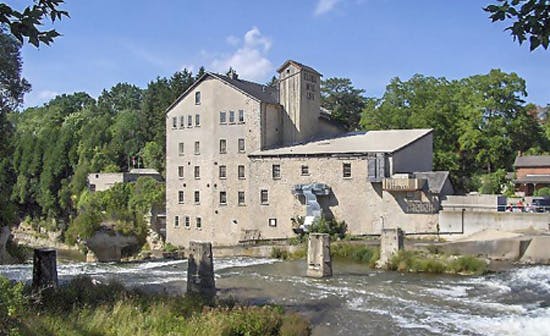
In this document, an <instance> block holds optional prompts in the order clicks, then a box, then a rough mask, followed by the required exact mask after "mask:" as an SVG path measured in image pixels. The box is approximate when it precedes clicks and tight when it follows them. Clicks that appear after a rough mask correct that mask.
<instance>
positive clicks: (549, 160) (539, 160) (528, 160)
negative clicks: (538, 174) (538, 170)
mask: <svg viewBox="0 0 550 336" xmlns="http://www.w3.org/2000/svg"><path fill="white" fill-rule="evenodd" d="M514 167H550V155H526V156H518V157H516V161H515V162H514Z"/></svg>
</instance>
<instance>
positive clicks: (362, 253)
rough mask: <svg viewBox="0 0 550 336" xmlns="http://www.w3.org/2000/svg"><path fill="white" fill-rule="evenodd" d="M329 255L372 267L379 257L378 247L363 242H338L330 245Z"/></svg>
mask: <svg viewBox="0 0 550 336" xmlns="http://www.w3.org/2000/svg"><path fill="white" fill-rule="evenodd" d="M330 255H331V256H332V257H333V258H343V259H351V260H353V261H355V262H360V263H365V264H368V265H369V267H371V268H374V267H375V266H376V262H377V261H378V259H380V249H379V248H375V247H369V246H366V245H363V244H353V243H342V242H339V243H333V244H331V245H330Z"/></svg>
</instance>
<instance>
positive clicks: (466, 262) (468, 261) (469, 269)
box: [449, 256, 487, 275]
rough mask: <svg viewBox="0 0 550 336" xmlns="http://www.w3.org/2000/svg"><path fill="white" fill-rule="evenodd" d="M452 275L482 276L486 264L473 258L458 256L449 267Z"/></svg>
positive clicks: (485, 269)
mask: <svg viewBox="0 0 550 336" xmlns="http://www.w3.org/2000/svg"><path fill="white" fill-rule="evenodd" d="M449 268H450V270H451V271H452V273H464V274H478V275H479V274H483V273H485V272H486V271H487V263H486V262H485V261H484V260H481V259H479V258H476V257H473V256H460V257H458V258H456V259H454V260H453V261H451V263H450V265H449Z"/></svg>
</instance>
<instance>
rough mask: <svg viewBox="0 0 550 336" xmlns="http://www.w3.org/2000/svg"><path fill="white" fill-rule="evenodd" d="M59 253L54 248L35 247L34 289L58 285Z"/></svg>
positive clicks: (38, 289)
mask: <svg viewBox="0 0 550 336" xmlns="http://www.w3.org/2000/svg"><path fill="white" fill-rule="evenodd" d="M56 257H57V253H56V251H55V250H54V249H46V248H44V249H34V258H33V270H32V290H33V292H37V291H40V290H41V289H45V288H51V287H57V285H58V281H57V261H56Z"/></svg>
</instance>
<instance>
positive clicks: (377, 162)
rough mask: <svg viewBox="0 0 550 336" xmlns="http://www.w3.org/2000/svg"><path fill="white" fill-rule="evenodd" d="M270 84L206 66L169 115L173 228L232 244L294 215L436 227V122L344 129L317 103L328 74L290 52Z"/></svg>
mask: <svg viewBox="0 0 550 336" xmlns="http://www.w3.org/2000/svg"><path fill="white" fill-rule="evenodd" d="M277 72H278V75H279V78H278V84H277V85H276V87H270V86H266V85H262V84H258V83H253V82H249V81H245V80H242V79H239V78H238V76H237V74H236V73H235V72H230V73H229V74H228V75H220V74H216V73H211V72H207V73H205V74H204V75H203V76H202V77H201V78H199V79H198V80H197V81H196V82H195V83H194V84H193V86H191V87H190V88H189V89H188V90H187V91H186V92H184V93H183V94H182V95H181V96H180V97H179V98H178V99H177V100H176V101H175V102H174V103H173V104H172V105H171V106H170V107H169V108H168V110H167V115H166V148H167V149H166V150H167V153H166V160H167V162H166V215H167V223H166V236H167V241H168V242H170V243H172V244H174V245H179V246H186V247H187V246H188V244H189V241H190V240H208V241H212V242H213V243H214V245H218V246H220V245H237V244H239V243H242V242H247V241H251V240H272V239H285V238H289V237H294V236H295V233H294V231H293V225H295V222H296V221H295V218H296V217H297V216H304V217H305V218H306V219H305V221H306V224H309V223H308V221H309V222H311V221H312V220H313V219H314V218H316V217H318V216H320V215H322V216H327V217H333V218H335V219H336V220H338V221H342V220H344V221H345V222H346V223H347V225H348V232H349V233H351V234H356V235H368V234H379V233H380V230H381V229H382V227H384V226H386V227H387V226H400V227H402V228H403V229H404V230H405V231H408V232H418V233H433V232H434V230H435V227H436V224H437V211H438V210H439V204H440V198H441V197H444V195H446V194H447V193H451V192H452V186H451V185H450V183H449V180H448V173H446V172H432V171H431V170H432V154H433V153H432V130H430V129H411V130H383V131H369V132H365V133H345V131H344V130H343V128H342V127H341V126H340V125H339V124H338V123H337V122H335V121H333V120H331V118H330V111H324V110H323V109H322V108H321V106H320V79H321V74H320V73H319V72H317V71H316V70H314V69H313V68H311V67H309V66H306V65H303V64H300V63H298V62H295V61H292V60H289V61H287V62H285V63H284V64H283V65H282V66H281V67H280V68H279V69H278V70H277Z"/></svg>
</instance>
